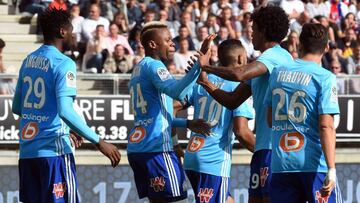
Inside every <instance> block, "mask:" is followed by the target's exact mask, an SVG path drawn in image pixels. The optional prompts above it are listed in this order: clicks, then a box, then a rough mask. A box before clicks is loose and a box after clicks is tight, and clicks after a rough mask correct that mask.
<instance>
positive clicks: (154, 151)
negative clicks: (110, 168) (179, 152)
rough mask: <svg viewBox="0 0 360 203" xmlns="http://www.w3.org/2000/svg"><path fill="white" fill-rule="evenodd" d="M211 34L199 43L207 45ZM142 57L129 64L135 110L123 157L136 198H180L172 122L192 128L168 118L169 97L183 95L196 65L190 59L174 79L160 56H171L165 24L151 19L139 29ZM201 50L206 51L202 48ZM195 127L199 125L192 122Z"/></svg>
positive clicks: (182, 197) (182, 193)
mask: <svg viewBox="0 0 360 203" xmlns="http://www.w3.org/2000/svg"><path fill="white" fill-rule="evenodd" d="M215 36H216V35H210V36H209V37H208V38H207V39H206V41H207V42H205V43H204V44H205V45H206V46H205V47H206V50H205V49H202V52H203V53H207V55H206V56H207V58H209V52H208V47H209V45H210V42H211V40H213V39H214V38H215ZM141 44H142V45H143V46H144V49H145V58H144V59H142V60H141V61H140V63H139V64H138V65H137V66H136V67H135V68H134V70H133V73H132V76H131V80H130V84H129V89H130V95H131V102H132V108H133V112H134V115H135V124H134V128H133V129H132V130H131V131H130V134H129V137H128V141H129V142H128V147H127V152H128V160H129V164H130V166H131V168H132V169H133V171H134V178H135V183H136V188H137V191H138V194H139V197H140V198H144V197H148V198H149V200H150V202H154V203H155V202H156V203H161V202H184V201H185V199H186V198H187V193H186V191H184V189H183V183H184V180H185V174H184V172H183V169H182V167H181V164H180V162H179V160H178V158H177V157H176V155H175V153H174V151H173V144H172V139H171V129H172V127H191V126H190V125H191V122H189V123H187V122H186V120H177V119H174V120H173V99H177V100H182V99H183V98H184V97H185V95H186V94H187V93H188V92H189V90H191V88H192V86H193V85H194V84H195V82H196V80H197V78H198V76H199V74H200V66H199V64H195V67H194V68H192V69H191V70H190V71H189V72H188V73H187V74H186V75H185V76H184V77H183V78H182V79H181V80H179V81H178V80H175V79H174V77H173V76H172V75H171V74H170V73H169V71H168V70H167V69H166V67H165V65H164V64H163V62H162V61H167V60H171V59H172V58H173V55H174V52H175V44H174V43H173V41H172V40H171V35H170V32H169V30H168V28H167V26H166V25H164V24H162V23H160V22H151V23H148V24H146V25H145V26H144V28H143V29H142V31H141ZM204 50H205V51H204ZM193 127H194V128H200V127H198V126H196V125H193Z"/></svg>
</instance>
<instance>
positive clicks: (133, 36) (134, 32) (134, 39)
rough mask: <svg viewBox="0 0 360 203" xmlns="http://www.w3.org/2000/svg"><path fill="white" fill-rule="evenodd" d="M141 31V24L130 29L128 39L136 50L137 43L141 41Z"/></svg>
mask: <svg viewBox="0 0 360 203" xmlns="http://www.w3.org/2000/svg"><path fill="white" fill-rule="evenodd" d="M140 33H141V27H140V25H137V26H135V27H133V29H131V30H130V33H129V38H128V41H129V44H130V46H131V49H132V50H135V49H136V45H137V44H138V43H140Z"/></svg>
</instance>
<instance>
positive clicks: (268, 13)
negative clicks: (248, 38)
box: [251, 6, 289, 43]
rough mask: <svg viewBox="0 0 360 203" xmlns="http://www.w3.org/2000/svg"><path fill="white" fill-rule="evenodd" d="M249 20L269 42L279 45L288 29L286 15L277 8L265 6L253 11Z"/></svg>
mask: <svg viewBox="0 0 360 203" xmlns="http://www.w3.org/2000/svg"><path fill="white" fill-rule="evenodd" d="M251 20H252V21H253V22H254V23H255V24H256V25H257V27H258V29H259V31H260V32H262V33H263V34H264V36H265V39H266V40H267V41H269V42H277V43H280V42H281V41H282V40H283V39H284V38H285V36H286V35H287V32H288V29H289V19H288V15H287V14H286V13H285V11H284V10H283V9H282V8H280V7H278V6H266V7H261V8H260V9H258V10H255V11H254V13H253V14H252V15H251Z"/></svg>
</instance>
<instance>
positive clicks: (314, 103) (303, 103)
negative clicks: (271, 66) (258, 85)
mask: <svg viewBox="0 0 360 203" xmlns="http://www.w3.org/2000/svg"><path fill="white" fill-rule="evenodd" d="M269 81H270V84H269V89H268V91H267V93H266V97H265V98H266V100H265V104H266V106H270V107H272V130H273V131H272V146H273V149H272V150H273V153H272V160H271V163H272V170H273V172H274V173H281V172H324V173H326V172H327V166H326V162H325V158H324V153H323V151H322V148H321V144H320V133H319V116H320V115H322V114H338V113H339V105H338V100H337V90H336V77H335V75H333V74H332V73H330V72H329V71H327V70H326V69H324V68H322V67H321V66H319V65H318V64H316V63H314V62H309V61H304V60H300V59H299V60H295V61H293V62H290V63H287V64H285V65H284V66H282V67H279V68H276V70H275V71H273V73H272V74H271V76H270V80H269Z"/></svg>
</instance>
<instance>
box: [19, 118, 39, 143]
mask: <svg viewBox="0 0 360 203" xmlns="http://www.w3.org/2000/svg"><path fill="white" fill-rule="evenodd" d="M38 132H39V127H38V124H37V123H36V122H29V123H27V124H26V125H25V126H24V127H23V129H22V132H21V137H22V139H23V140H31V139H33V138H34V137H35V136H36V135H37V134H38Z"/></svg>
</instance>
